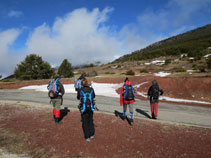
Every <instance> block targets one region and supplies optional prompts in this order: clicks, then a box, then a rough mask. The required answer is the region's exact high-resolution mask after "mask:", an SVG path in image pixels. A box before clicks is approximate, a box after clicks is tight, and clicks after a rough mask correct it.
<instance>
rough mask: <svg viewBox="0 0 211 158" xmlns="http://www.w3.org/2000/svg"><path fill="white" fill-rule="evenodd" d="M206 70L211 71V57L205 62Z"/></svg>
mask: <svg viewBox="0 0 211 158" xmlns="http://www.w3.org/2000/svg"><path fill="white" fill-rule="evenodd" d="M207 68H208V69H211V56H209V58H208V60H207Z"/></svg>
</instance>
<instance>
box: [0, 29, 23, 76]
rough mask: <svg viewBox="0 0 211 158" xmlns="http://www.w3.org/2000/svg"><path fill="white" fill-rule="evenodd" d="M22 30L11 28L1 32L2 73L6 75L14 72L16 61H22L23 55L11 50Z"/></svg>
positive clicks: (0, 69)
mask: <svg viewBox="0 0 211 158" xmlns="http://www.w3.org/2000/svg"><path fill="white" fill-rule="evenodd" d="M20 33H21V31H20V30H18V29H9V30H5V31H3V32H0V74H1V75H3V77H5V76H6V75H9V74H11V73H13V71H14V67H15V66H16V63H17V62H19V61H20V58H21V56H20V55H19V54H18V53H14V52H12V51H11V50H10V46H11V45H12V44H13V43H14V41H15V40H16V38H17V37H18V36H19V35H20Z"/></svg>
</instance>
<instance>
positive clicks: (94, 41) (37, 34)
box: [27, 8, 121, 65]
mask: <svg viewBox="0 0 211 158" xmlns="http://www.w3.org/2000/svg"><path fill="white" fill-rule="evenodd" d="M112 10H113V9H112V8H105V9H104V10H103V11H99V9H97V8H96V9H93V10H92V11H88V10H87V9H85V8H81V9H76V10H74V11H73V12H71V13H69V14H67V15H66V16H65V17H57V18H56V20H55V22H54V24H53V26H52V27H50V26H48V25H47V24H45V23H44V24H43V25H41V26H39V27H37V28H36V29H35V30H34V32H33V33H32V34H31V37H30V38H29V40H28V41H27V47H28V52H29V53H37V54H39V55H40V56H42V57H43V59H44V60H47V61H49V62H50V63H51V64H52V65H59V64H60V63H61V62H62V60H63V59H65V58H67V59H68V60H70V62H71V63H73V64H74V65H78V64H84V63H89V62H93V61H101V62H108V61H111V60H113V59H114V56H115V55H116V54H118V53H120V51H121V50H120V47H121V46H120V45H121V43H120V42H119V41H118V40H117V39H116V38H115V37H114V36H111V35H109V34H110V32H109V27H106V26H105V25H104V23H105V22H106V20H107V19H108V13H110V12H111V11H112Z"/></svg>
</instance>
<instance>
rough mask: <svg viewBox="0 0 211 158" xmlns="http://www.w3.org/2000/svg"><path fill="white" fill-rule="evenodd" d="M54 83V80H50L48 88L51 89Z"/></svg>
mask: <svg viewBox="0 0 211 158" xmlns="http://www.w3.org/2000/svg"><path fill="white" fill-rule="evenodd" d="M52 84H53V80H51V82H50V84H49V87H48V90H50V89H51V87H52Z"/></svg>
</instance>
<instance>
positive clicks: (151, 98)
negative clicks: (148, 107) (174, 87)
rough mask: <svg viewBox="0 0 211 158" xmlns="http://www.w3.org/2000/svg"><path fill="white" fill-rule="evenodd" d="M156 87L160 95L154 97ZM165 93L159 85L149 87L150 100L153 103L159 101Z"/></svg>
mask: <svg viewBox="0 0 211 158" xmlns="http://www.w3.org/2000/svg"><path fill="white" fill-rule="evenodd" d="M154 89H157V90H158V91H159V94H158V97H156V98H155V97H153V90H154ZM162 94H163V90H162V89H160V87H159V86H158V85H152V86H150V87H149V89H148V93H147V95H148V96H149V97H150V102H151V103H153V102H158V101H159V96H160V95H162Z"/></svg>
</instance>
